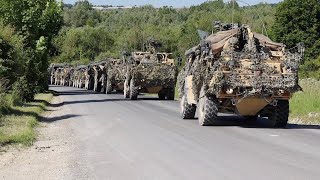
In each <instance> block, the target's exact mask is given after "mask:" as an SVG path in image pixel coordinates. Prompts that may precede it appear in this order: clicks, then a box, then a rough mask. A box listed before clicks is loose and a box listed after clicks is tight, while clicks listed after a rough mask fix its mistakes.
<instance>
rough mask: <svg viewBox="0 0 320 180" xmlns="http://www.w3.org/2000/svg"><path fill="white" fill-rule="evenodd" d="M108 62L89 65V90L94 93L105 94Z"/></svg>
mask: <svg viewBox="0 0 320 180" xmlns="http://www.w3.org/2000/svg"><path fill="white" fill-rule="evenodd" d="M107 63H108V61H107V60H104V61H100V62H95V63H92V64H90V65H89V69H90V74H89V76H90V88H89V90H93V91H95V92H105V89H106V87H105V79H106V73H105V71H106V66H107Z"/></svg>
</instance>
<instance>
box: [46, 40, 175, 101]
mask: <svg viewBox="0 0 320 180" xmlns="http://www.w3.org/2000/svg"><path fill="white" fill-rule="evenodd" d="M148 43H149V51H148V52H133V53H131V54H129V53H125V54H126V56H124V57H123V59H111V58H108V59H106V60H104V61H100V62H96V63H91V64H89V65H88V66H84V65H81V66H77V67H75V68H71V66H69V65H66V64H65V65H54V64H53V65H51V67H50V71H51V72H52V73H51V81H50V82H51V84H55V85H62V86H64V85H66V84H65V83H60V82H68V84H69V85H70V84H71V85H72V86H73V87H77V88H85V89H87V90H94V91H96V92H104V93H107V94H111V93H112V92H113V91H117V92H120V91H121V92H124V97H125V98H130V99H131V100H137V98H138V95H139V93H156V94H158V96H159V98H160V99H168V100H174V95H175V94H174V93H175V85H176V77H177V74H178V71H177V67H176V65H175V62H174V59H173V58H172V54H171V53H159V52H156V50H157V48H158V47H159V43H158V42H156V41H155V40H149V41H148ZM66 77H68V78H66ZM58 79H59V82H58V81H55V80H58ZM61 79H63V80H61ZM69 79H70V82H69ZM54 82H57V83H54Z"/></svg>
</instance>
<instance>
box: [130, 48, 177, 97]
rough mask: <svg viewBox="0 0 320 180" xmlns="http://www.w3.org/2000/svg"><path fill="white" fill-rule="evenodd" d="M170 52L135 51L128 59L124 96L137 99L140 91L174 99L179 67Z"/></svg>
mask: <svg viewBox="0 0 320 180" xmlns="http://www.w3.org/2000/svg"><path fill="white" fill-rule="evenodd" d="M171 56H172V54H170V53H155V52H133V53H132V56H131V58H130V60H129V61H128V66H127V73H126V80H125V83H124V96H125V97H126V98H130V99H131V100H137V98H138V95H139V93H152V94H158V96H159V99H168V100H174V95H175V85H176V77H177V67H176V65H175V62H174V59H172V57H171Z"/></svg>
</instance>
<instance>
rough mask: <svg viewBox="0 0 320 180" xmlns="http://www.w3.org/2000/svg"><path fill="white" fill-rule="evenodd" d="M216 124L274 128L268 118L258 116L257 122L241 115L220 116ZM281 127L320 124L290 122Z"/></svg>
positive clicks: (288, 127) (309, 126)
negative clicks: (247, 119) (249, 120)
mask: <svg viewBox="0 0 320 180" xmlns="http://www.w3.org/2000/svg"><path fill="white" fill-rule="evenodd" d="M215 126H238V127H242V128H253V129H259V128H262V129H274V128H273V127H272V126H271V125H270V123H269V122H268V119H266V118H258V120H257V121H256V122H248V121H246V119H245V118H243V117H241V116H233V115H231V116H229V115H228V116H219V117H218V123H217V124H216V125H215ZM279 129H320V125H304V124H290V123H289V124H288V125H287V126H286V127H285V128H279Z"/></svg>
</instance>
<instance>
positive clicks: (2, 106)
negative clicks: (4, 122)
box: [0, 79, 10, 119]
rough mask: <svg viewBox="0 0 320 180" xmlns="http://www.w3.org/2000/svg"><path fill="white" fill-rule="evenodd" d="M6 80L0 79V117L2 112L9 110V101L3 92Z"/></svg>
mask: <svg viewBox="0 0 320 180" xmlns="http://www.w3.org/2000/svg"><path fill="white" fill-rule="evenodd" d="M7 82H8V81H7V80H5V79H0V119H1V115H2V114H4V113H7V112H8V111H9V107H10V101H8V97H7V95H6V93H5V90H6V88H7V87H6V86H7Z"/></svg>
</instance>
